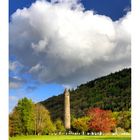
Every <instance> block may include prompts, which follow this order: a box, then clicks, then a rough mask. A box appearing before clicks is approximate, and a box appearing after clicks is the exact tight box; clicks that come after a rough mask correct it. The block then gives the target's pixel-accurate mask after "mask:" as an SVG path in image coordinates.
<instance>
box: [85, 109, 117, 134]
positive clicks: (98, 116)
mask: <svg viewBox="0 0 140 140" xmlns="http://www.w3.org/2000/svg"><path fill="white" fill-rule="evenodd" d="M87 115H88V116H89V117H90V121H89V128H90V130H91V131H95V132H100V131H101V132H110V131H111V130H113V129H114V128H115V126H116V121H115V119H114V118H113V117H112V116H113V115H112V112H111V111H109V110H102V109H100V108H91V109H89V110H88V112H87Z"/></svg>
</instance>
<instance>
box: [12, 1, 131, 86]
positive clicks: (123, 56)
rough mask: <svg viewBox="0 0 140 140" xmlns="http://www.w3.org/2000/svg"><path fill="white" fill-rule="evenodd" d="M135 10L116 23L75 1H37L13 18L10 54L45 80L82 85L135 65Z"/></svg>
mask: <svg viewBox="0 0 140 140" xmlns="http://www.w3.org/2000/svg"><path fill="white" fill-rule="evenodd" d="M130 18H131V13H130V12H128V13H127V15H125V16H124V17H122V18H121V19H119V20H118V21H112V20H111V18H109V17H107V16H103V15H99V14H95V12H94V11H85V10H84V7H83V6H82V5H81V4H80V3H78V1H74V0H52V1H51V2H47V1H36V2H35V3H34V4H32V5H31V7H30V8H24V9H21V10H20V9H18V10H17V11H16V12H15V13H14V14H13V15H12V17H11V22H10V53H11V54H12V55H15V56H16V58H17V60H18V61H19V62H20V63H21V64H22V65H23V66H24V67H26V69H25V70H26V71H25V70H24V71H22V72H23V73H24V72H25V73H29V74H31V75H32V77H33V78H34V79H36V80H38V81H40V82H43V83H49V82H53V83H59V84H63V85H78V84H80V83H83V82H86V81H89V80H92V79H94V78H95V77H98V76H101V75H104V74H107V73H110V72H112V71H116V70H119V69H122V68H124V67H130V63H131V62H130V60H131V36H130V28H131V21H130Z"/></svg>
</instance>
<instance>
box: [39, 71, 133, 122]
mask: <svg viewBox="0 0 140 140" xmlns="http://www.w3.org/2000/svg"><path fill="white" fill-rule="evenodd" d="M63 98H64V96H63V94H60V95H58V96H53V97H51V98H48V99H47V100H44V101H42V102H40V103H41V104H43V105H44V106H45V107H46V108H47V109H48V110H49V111H50V113H51V117H52V118H53V119H56V118H61V119H63V108H64V107H63V106H64V101H63ZM70 100H71V115H72V117H81V116H84V115H85V112H86V110H87V109H88V108H91V107H99V108H101V109H105V110H112V111H128V110H131V69H130V68H129V69H123V70H121V71H119V72H115V73H111V74H109V75H107V76H104V77H101V78H97V79H95V80H93V81H90V82H87V83H85V84H82V85H80V86H78V87H77V88H76V89H75V90H71V91H70Z"/></svg>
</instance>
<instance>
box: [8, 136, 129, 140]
mask: <svg viewBox="0 0 140 140" xmlns="http://www.w3.org/2000/svg"><path fill="white" fill-rule="evenodd" d="M9 140H131V137H130V136H17V137H13V138H10V139H9Z"/></svg>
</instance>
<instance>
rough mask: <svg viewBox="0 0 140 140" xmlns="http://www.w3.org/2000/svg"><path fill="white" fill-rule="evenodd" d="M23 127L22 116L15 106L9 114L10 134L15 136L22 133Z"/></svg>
mask: <svg viewBox="0 0 140 140" xmlns="http://www.w3.org/2000/svg"><path fill="white" fill-rule="evenodd" d="M21 127H22V126H21V120H20V116H19V113H18V112H17V110H16V108H15V109H14V110H13V112H12V113H10V115H9V135H10V136H14V135H20V134H22V129H21Z"/></svg>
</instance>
